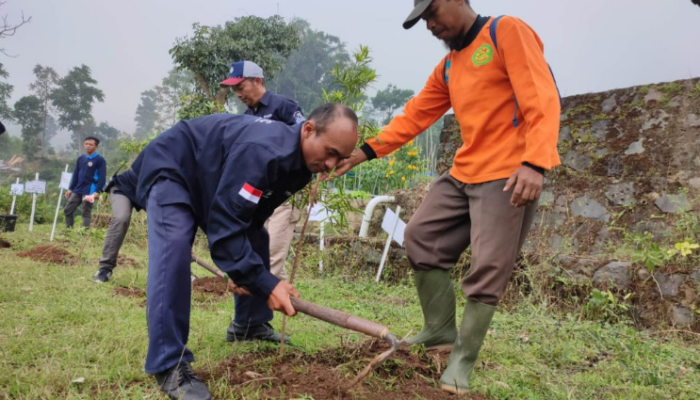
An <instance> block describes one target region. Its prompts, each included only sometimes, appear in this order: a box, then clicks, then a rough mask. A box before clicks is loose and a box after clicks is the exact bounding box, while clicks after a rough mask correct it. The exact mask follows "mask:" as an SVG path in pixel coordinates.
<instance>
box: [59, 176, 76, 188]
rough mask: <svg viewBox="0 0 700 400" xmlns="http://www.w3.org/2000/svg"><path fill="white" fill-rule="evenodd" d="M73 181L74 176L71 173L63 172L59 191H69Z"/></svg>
mask: <svg viewBox="0 0 700 400" xmlns="http://www.w3.org/2000/svg"><path fill="white" fill-rule="evenodd" d="M71 179H73V174H72V173H70V172H61V183H59V184H58V188H59V189H63V190H68V187H69V186H70V181H71Z"/></svg>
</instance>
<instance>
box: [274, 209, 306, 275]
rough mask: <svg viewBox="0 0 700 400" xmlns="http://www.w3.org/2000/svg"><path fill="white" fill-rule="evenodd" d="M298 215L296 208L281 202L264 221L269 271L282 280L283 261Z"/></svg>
mask: <svg viewBox="0 0 700 400" xmlns="http://www.w3.org/2000/svg"><path fill="white" fill-rule="evenodd" d="M300 216H301V212H300V211H299V209H298V208H294V207H292V205H291V204H282V205H281V206H279V207H277V209H275V212H274V213H273V214H272V216H270V218H269V219H268V220H267V221H265V228H266V229H267V232H268V233H269V234H270V272H272V274H273V275H274V276H276V277H277V278H279V279H282V280H287V268H285V261H286V260H287V255H288V254H289V247H290V246H291V244H292V239H294V227H295V226H296V224H297V222H298V221H299V217H300Z"/></svg>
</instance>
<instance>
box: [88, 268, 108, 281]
mask: <svg viewBox="0 0 700 400" xmlns="http://www.w3.org/2000/svg"><path fill="white" fill-rule="evenodd" d="M111 276H112V271H110V270H108V269H104V268H100V269H98V270H97V272H95V275H93V276H92V281H93V282H95V283H105V282H107V281H109V278H110V277H111Z"/></svg>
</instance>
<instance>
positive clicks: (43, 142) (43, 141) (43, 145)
mask: <svg viewBox="0 0 700 400" xmlns="http://www.w3.org/2000/svg"><path fill="white" fill-rule="evenodd" d="M48 103H49V97H48V96H47V97H46V98H45V99H44V127H43V129H42V130H41V132H42V135H41V154H42V155H43V156H44V157H46V122H47V121H46V120H47V119H48V118H49V109H48V106H49V104H48Z"/></svg>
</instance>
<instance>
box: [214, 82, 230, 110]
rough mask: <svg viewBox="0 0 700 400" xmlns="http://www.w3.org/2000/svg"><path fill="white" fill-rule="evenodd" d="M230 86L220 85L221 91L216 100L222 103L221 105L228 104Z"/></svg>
mask: <svg viewBox="0 0 700 400" xmlns="http://www.w3.org/2000/svg"><path fill="white" fill-rule="evenodd" d="M229 90H230V88H229V87H228V86H224V87H220V88H219V93H217V95H216V102H217V103H219V104H220V105H221V107H224V106H226V98H227V97H228V92H229Z"/></svg>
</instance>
